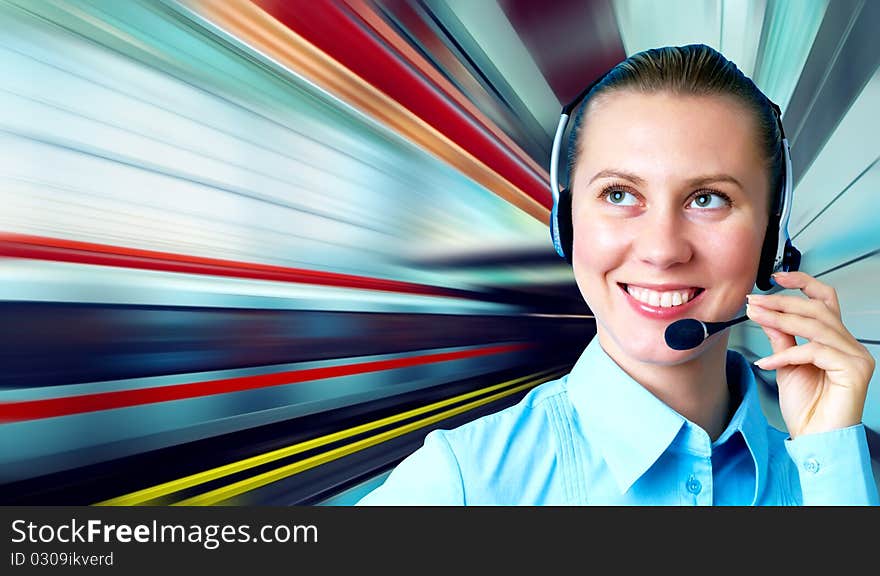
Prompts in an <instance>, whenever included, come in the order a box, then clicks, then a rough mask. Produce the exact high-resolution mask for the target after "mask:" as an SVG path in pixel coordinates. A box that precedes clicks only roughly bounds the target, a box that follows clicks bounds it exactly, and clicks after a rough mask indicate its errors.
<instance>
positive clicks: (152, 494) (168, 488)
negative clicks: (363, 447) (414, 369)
mask: <svg viewBox="0 0 880 576" xmlns="http://www.w3.org/2000/svg"><path fill="white" fill-rule="evenodd" d="M551 372H552V369H551V370H542V371H541V372H536V373H534V374H530V375H527V376H522V377H519V378H514V379H513V380H508V381H506V382H502V383H501V384H495V385H494V386H489V387H487V388H483V389H480V390H474V391H473V392H467V393H465V394H461V395H459V396H455V397H453V398H447V399H446V400H441V401H439V402H434V403H433V404H428V405H427V406H422V407H419V408H414V409H412V410H408V411H406V412H403V413H401V414H396V415H393V416H388V417H386V418H382V419H380V420H376V421H374V422H368V423H366V424H361V425H359V426H355V427H353V428H348V429H346V430H340V431H339V432H334V433H332V434H327V435H324V436H319V437H318V438H313V439H311V440H306V441H304V442H299V443H297V444H292V445H290V446H286V447H284V448H279V449H277V450H273V451H271V452H266V453H265V454H259V455H257V456H251V457H250V458H245V459H244V460H239V461H238V462H231V463H229V464H225V465H223V466H218V467H217V468H212V469H210V470H205V471H203V472H198V473H196V474H191V475H189V476H184V477H183V478H178V479H177V480H171V481H169V482H165V483H162V484H158V485H156V486H152V487H150V488H144V489H143V490H138V491H137V492H132V493H130V494H125V495H122V496H118V497H116V498H111V499H109V500H104V501H102V502H97V503H95V504H94V505H95V506H137V505H143V504H148V503H150V502H152V501H153V500H156V499H158V498H162V497H164V496H168V495H170V494H173V493H175V492H179V491H181V490H186V489H188V488H192V487H194V486H198V485H199V484H205V483H206V482H211V481H213V480H217V479H219V478H223V477H225V476H230V475H232V474H237V473H239V472H243V471H245V470H249V469H251V468H255V467H257V466H261V465H263V464H268V463H269V462H274V461H275V460H280V459H282V458H287V457H289V456H293V455H294V454H299V453H300V452H305V451H307V450H312V449H314V448H319V447H321V446H324V445H327V444H331V443H333V442H338V441H340V440H345V439H346V438H350V437H352V436H356V435H358V434H363V433H365V432H370V431H371V430H375V429H377V428H381V427H383V426H388V425H390V424H395V423H397V422H400V421H401V420H406V419H408V418H413V417H415V416H420V415H422V414H425V413H427V412H431V411H433V410H438V409H440V408H443V407H445V406H449V405H450V404H455V403H458V402H462V401H464V400H467V399H469V398H473V397H474V396H481V395H483V394H488V393H490V392H493V391H495V390H498V389H499V388H505V387H507V386H511V385H514V384H516V383H517V382H522V381H524V380H527V379H537V378H541V377H543V376H545V375H547V374H549V373H551Z"/></svg>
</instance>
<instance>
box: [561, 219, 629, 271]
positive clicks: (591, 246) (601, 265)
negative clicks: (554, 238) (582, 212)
mask: <svg viewBox="0 0 880 576" xmlns="http://www.w3.org/2000/svg"><path fill="white" fill-rule="evenodd" d="M582 222H583V224H581V225H578V220H575V223H574V242H573V248H574V253H573V256H572V264H573V266H574V271H575V276H576V277H577V276H581V275H591V274H592V275H595V274H602V273H603V272H606V271H608V270H611V269H612V268H614V267H615V266H617V265H619V264H620V262H621V260H622V259H623V258H624V255H625V247H626V242H625V241H624V239H623V238H622V237H621V230H620V228H619V227H618V228H617V229H615V228H614V227H612V226H609V225H603V224H602V222H601V221H598V222H597V221H596V220H595V219H594V220H593V221H589V220H586V221H583V220H582Z"/></svg>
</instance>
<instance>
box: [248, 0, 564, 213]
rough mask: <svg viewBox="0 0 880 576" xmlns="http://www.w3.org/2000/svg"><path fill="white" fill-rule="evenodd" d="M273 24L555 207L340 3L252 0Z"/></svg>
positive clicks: (533, 180) (543, 187)
mask: <svg viewBox="0 0 880 576" xmlns="http://www.w3.org/2000/svg"><path fill="white" fill-rule="evenodd" d="M255 3H256V4H257V5H258V6H259V7H260V8H262V9H263V10H265V11H266V12H267V13H268V14H270V15H271V16H272V17H274V18H275V19H276V20H278V21H279V22H281V23H282V24H284V25H285V26H287V27H288V28H290V29H291V30H293V31H295V32H296V33H298V34H300V35H301V36H303V37H304V38H306V39H307V40H308V41H309V42H311V43H312V44H314V45H315V46H317V47H318V48H319V49H321V50H322V51H324V52H326V53H327V54H329V55H330V56H331V57H332V58H334V59H335V60H336V61H338V62H339V63H341V64H342V65H343V66H345V67H346V68H348V69H349V70H351V71H352V72H354V73H355V74H357V75H358V76H360V77H361V78H363V79H364V80H366V81H367V82H369V83H370V84H372V85H373V86H375V87H376V88H378V89H379V90H381V91H382V92H384V93H385V94H387V95H388V96H390V97H391V98H393V99H394V100H396V101H397V102H399V103H400V104H402V105H403V106H405V107H406V108H407V109H409V110H410V111H411V112H412V113H414V114H415V115H416V116H418V117H419V118H421V119H422V120H424V121H425V122H427V123H428V124H430V125H431V126H433V127H434V128H435V129H436V130H437V131H439V132H440V133H442V134H445V135H446V136H447V137H448V138H449V139H450V140H452V141H453V142H455V143H456V144H458V145H459V146H461V147H462V148H464V149H466V150H467V151H468V152H470V153H471V154H473V155H474V156H476V157H477V158H479V159H480V160H482V161H483V162H484V163H485V164H486V165H487V166H489V167H490V168H492V169H493V170H495V171H496V172H497V173H498V174H500V175H502V176H503V177H504V178H506V179H507V180H508V181H510V182H511V183H513V184H514V186H516V187H517V188H519V189H520V190H522V191H523V192H525V193H526V194H527V195H528V196H531V197H532V198H533V199H534V200H536V201H537V202H538V203H539V204H541V205H542V206H545V207H546V208H548V209H549V208H551V207H552V206H553V200H552V196H551V194H550V189H549V187H548V184H547V182H544V181H543V180H541V179H540V178H538V177H537V176H536V175H535V174H534V173H533V172H531V171H530V170H528V169H526V168H525V167H524V166H523V165H522V164H520V163H519V161H518V160H517V159H514V158H511V157H510V156H509V155H508V154H506V153H505V152H504V150H503V147H502V145H501V144H500V143H499V142H497V141H495V140H494V139H493V138H491V137H490V136H489V135H487V134H486V132H484V131H483V130H481V129H479V128H478V120H476V119H474V118H471V117H470V116H465V115H464V114H463V113H461V112H459V111H458V110H457V109H456V108H455V107H453V106H452V105H451V104H450V103H449V101H448V100H447V98H446V97H444V95H443V94H442V92H441V91H440V90H439V89H433V88H432V87H431V86H430V85H429V84H427V83H426V82H425V81H424V79H423V78H422V77H421V76H419V75H417V74H416V73H415V72H414V71H413V70H411V69H410V68H409V67H408V66H407V65H406V63H405V62H404V60H403V59H402V58H400V57H398V56H397V55H396V54H394V53H392V52H391V51H390V50H389V48H387V47H385V45H383V44H382V43H381V42H380V41H379V40H378V39H377V38H376V37H375V36H373V35H371V34H370V33H369V32H368V31H367V29H368V28H369V26H368V25H367V24H366V23H364V22H362V21H361V20H360V19H359V18H358V17H357V16H356V15H355V14H354V13H352V12H350V11H349V10H347V9H345V8H344V7H343V6H342V5H341V3H334V2H328V1H326V0H324V1H319V2H310V3H309V8H308V10H304V9H303V8H302V6H301V5H300V3H298V2H285V1H279V0H255Z"/></svg>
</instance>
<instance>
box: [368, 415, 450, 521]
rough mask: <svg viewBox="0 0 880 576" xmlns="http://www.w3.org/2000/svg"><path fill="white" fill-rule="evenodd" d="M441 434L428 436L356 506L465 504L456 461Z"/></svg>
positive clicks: (436, 431) (438, 431)
mask: <svg viewBox="0 0 880 576" xmlns="http://www.w3.org/2000/svg"><path fill="white" fill-rule="evenodd" d="M443 432H444V431H443V430H434V431H432V432H431V433H429V434H428V435H427V436H426V437H425V443H424V445H423V446H422V447H421V448H419V449H418V450H416V451H415V452H413V453H412V454H410V455H409V456H408V457H407V458H406V459H404V460H403V461H402V462H401V463H400V464H398V465H397V467H396V468H395V469H394V470H393V471H392V472H391V474H390V475H389V476H388V478H386V479H385V482H384V483H383V484H382V485H381V486H379V487H378V488H376V489H375V490H373V491H372V492H370V493H369V494H367V495H366V496H364V497H363V498H362V499H361V500H360V501H358V502H357V504H356V506H462V505H464V490H463V488H462V479H461V472H460V470H459V467H458V461H457V460H456V458H455V454H454V453H453V452H452V448H451V447H450V446H449V442H448V441H447V440H446V438H445V436H444V435H443Z"/></svg>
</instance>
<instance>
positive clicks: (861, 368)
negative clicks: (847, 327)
mask: <svg viewBox="0 0 880 576" xmlns="http://www.w3.org/2000/svg"><path fill="white" fill-rule="evenodd" d="M755 364H756V365H757V366H758V367H759V368H761V369H762V370H777V369H779V368H783V367H785V366H792V365H804V364H812V365H813V366H816V367H818V368H821V369H822V370H824V371H825V372H826V373H827V374H828V375H829V376H830V381H832V382H836V383H838V384H841V385H849V384H852V385H853V386H854V387H858V386H859V385H861V384H863V383H867V382H868V381H869V380H870V379H871V374H872V373H873V371H874V362H873V360H872V359H871V358H870V356H869V357H867V358H865V357H862V356H858V357H857V358H854V357H853V356H852V355H849V354H846V353H845V352H843V351H841V350H838V349H835V348H832V347H830V346H826V345H824V344H819V343H818V342H809V343H807V344H802V345H800V346H792V347H791V348H786V349H785V350H783V351H781V352H778V353H775V354H772V355H770V356H767V357H765V358H761V359H759V360H756V361H755ZM853 372H854V373H855V374H854V375H855V376H856V377H852V376H850V377H848V378H847V377H841V376H837V375H845V374H852V373H853Z"/></svg>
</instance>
